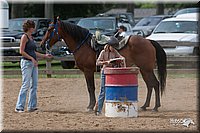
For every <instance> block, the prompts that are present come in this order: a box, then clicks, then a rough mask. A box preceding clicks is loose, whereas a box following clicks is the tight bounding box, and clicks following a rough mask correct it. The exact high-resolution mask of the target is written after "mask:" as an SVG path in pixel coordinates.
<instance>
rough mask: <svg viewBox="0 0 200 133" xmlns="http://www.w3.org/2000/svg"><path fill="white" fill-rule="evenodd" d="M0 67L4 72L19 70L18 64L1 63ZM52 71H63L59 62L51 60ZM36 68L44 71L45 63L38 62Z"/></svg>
mask: <svg viewBox="0 0 200 133" xmlns="http://www.w3.org/2000/svg"><path fill="white" fill-rule="evenodd" d="M0 65H1V66H2V69H5V70H20V62H15V63H12V62H1V63H0ZM51 67H52V69H63V68H62V66H61V63H60V61H56V60H53V61H52V63H51ZM38 68H39V69H45V68H46V61H39V62H38Z"/></svg>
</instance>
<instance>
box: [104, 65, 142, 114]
mask: <svg viewBox="0 0 200 133" xmlns="http://www.w3.org/2000/svg"><path fill="white" fill-rule="evenodd" d="M104 73H105V76H106V81H105V89H106V93H105V116H107V117H137V116H138V107H137V102H138V78H137V75H138V73H139V68H138V67H126V68H105V70H104Z"/></svg>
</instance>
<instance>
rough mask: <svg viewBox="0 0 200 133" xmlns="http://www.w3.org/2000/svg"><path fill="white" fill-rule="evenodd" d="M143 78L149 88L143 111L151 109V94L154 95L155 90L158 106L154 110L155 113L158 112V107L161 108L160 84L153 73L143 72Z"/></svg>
mask: <svg viewBox="0 0 200 133" xmlns="http://www.w3.org/2000/svg"><path fill="white" fill-rule="evenodd" d="M141 74H142V77H143V79H144V81H145V83H146V86H147V97H146V101H145V103H144V105H143V106H142V107H141V109H142V110H146V107H149V105H150V100H151V94H152V89H153V88H154V89H155V93H156V104H155V107H154V109H153V111H157V109H158V107H160V95H159V82H158V80H157V79H156V77H155V75H154V73H153V71H151V72H146V71H142V70H141Z"/></svg>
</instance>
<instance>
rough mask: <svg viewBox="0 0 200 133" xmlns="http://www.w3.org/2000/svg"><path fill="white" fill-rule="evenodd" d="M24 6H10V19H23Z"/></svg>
mask: <svg viewBox="0 0 200 133" xmlns="http://www.w3.org/2000/svg"><path fill="white" fill-rule="evenodd" d="M24 6H25V5H24V4H15V3H13V4H12V6H11V15H10V16H11V18H19V17H24Z"/></svg>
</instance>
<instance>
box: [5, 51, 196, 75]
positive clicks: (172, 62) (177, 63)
mask: <svg viewBox="0 0 200 133" xmlns="http://www.w3.org/2000/svg"><path fill="white" fill-rule="evenodd" d="M20 58H21V56H3V57H2V61H4V62H19V61H20ZM39 60H42V59H39ZM53 60H59V61H74V57H73V55H68V56H65V57H56V56H55V57H54V58H53ZM53 60H46V69H45V70H39V74H46V75H47V77H51V75H52V74H56V75H57V74H58V75H62V74H81V73H82V72H81V71H80V70H79V69H61V70H52V68H51V62H52V61H53ZM198 63H199V58H198V56H168V57H167V69H168V71H171V72H173V73H174V72H184V73H187V72H192V73H196V72H197V67H198ZM3 74H4V75H20V74H21V72H20V70H3Z"/></svg>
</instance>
